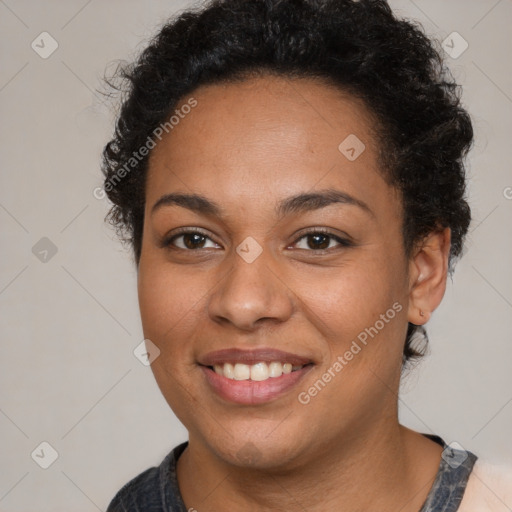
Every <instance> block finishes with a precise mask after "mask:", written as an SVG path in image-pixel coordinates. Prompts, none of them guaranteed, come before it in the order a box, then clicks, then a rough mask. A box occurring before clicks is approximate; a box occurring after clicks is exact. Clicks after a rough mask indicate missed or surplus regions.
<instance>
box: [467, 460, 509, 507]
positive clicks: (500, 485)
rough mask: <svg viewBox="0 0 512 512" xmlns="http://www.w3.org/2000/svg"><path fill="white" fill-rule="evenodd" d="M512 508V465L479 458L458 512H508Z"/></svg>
mask: <svg viewBox="0 0 512 512" xmlns="http://www.w3.org/2000/svg"><path fill="white" fill-rule="evenodd" d="M511 509H512V466H503V465H497V464H490V463H488V462H484V461H480V460H478V461H477V462H476V463H475V466H474V468H473V471H472V472H471V475H470V477H469V480H468V483H467V486H466V491H465V492H464V496H463V499H462V501H461V504H460V507H459V509H458V512H475V511H478V512H508V511H510V510H511Z"/></svg>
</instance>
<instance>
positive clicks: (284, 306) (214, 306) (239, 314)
mask: <svg viewBox="0 0 512 512" xmlns="http://www.w3.org/2000/svg"><path fill="white" fill-rule="evenodd" d="M225 263H226V267H227V268H226V270H225V277H224V278H223V279H222V280H221V282H220V283H219V284H218V286H216V287H215V289H214V292H213V293H212V296H211V298H210V301H209V304H208V309H209V315H210V318H212V320H214V321H215V322H217V323H227V322H228V323H230V324H232V325H233V326H235V327H237V328H238V329H241V330H244V331H250V330H254V329H256V328H257V327H258V326H259V325H261V324H264V323H276V324H278V323H281V322H284V321H286V320H287V319H288V318H290V316H291V315H292V313H293V304H294V300H293V292H292V290H291V289H290V288H289V287H288V286H287V284H286V282H285V281H286V278H285V277H283V276H284V272H282V271H280V270H279V266H278V265H277V263H276V261H275V259H274V258H273V257H272V255H271V254H270V251H268V250H265V249H264V250H263V251H262V253H261V254H260V255H259V256H258V257H257V258H256V259H255V260H254V261H252V262H248V261H246V260H245V259H244V258H242V257H241V256H240V255H239V254H238V253H237V252H235V251H233V254H232V255H230V257H229V258H228V259H227V260H226V262H225Z"/></svg>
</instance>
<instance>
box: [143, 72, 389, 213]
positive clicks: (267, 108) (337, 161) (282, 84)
mask: <svg viewBox="0 0 512 512" xmlns="http://www.w3.org/2000/svg"><path fill="white" fill-rule="evenodd" d="M190 97H193V98H194V99H195V101H196V102H197V104H196V106H195V107H194V108H192V109H190V112H189V113H187V114H184V115H182V116H180V120H179V123H178V124H176V125H175V126H174V127H173V129H172V130H170V131H169V133H168V134H166V135H165V136H164V137H163V138H162V140H161V141H160V142H159V143H158V144H157V146H156V147H155V148H154V149H153V151H152V154H151V155H150V161H149V167H148V177H147V182H146V185H147V190H146V201H147V203H148V204H149V203H151V202H153V203H154V202H155V201H156V200H158V197H159V195H161V194H163V193H168V192H170V191H172V190H171V189H178V190H181V191H184V192H185V191H186V192H191V191H192V190H193V191H195V192H201V193H203V194H205V195H209V194H211V193H213V192H215V193H216V194H217V196H218V197H220V198H221V200H222V199H223V198H224V199H226V200H229V199H230V198H232V197H235V196H236V197H245V199H247V200H255V199H256V198H258V199H259V200H260V201H262V200H263V199H264V198H263V197H260V196H258V191H259V192H261V193H264V194H266V196H265V197H266V198H268V199H270V198H271V197H272V196H274V195H275V193H277V191H281V192H282V193H283V194H285V193H289V194H291V193H293V192H298V191H302V192H303V191H305V190H310V189H312V188H314V187H315V186H316V185H318V186H319V187H321V188H325V187H327V186H329V187H330V186H335V187H338V188H341V189H343V190H345V191H347V192H349V193H352V194H354V195H356V196H357V195H361V194H364V190H365V189H368V187H369V186H370V187H372V186H373V187H377V188H378V187H381V188H382V187H383V186H384V181H383V179H382V176H381V172H380V169H379V166H378V161H377V160H378V159H377V155H378V154H379V148H378V146H377V141H376V137H375V131H376V130H375V128H376V122H375V119H374V117H373V116H372V115H371V112H370V111H369V110H368V109H367V108H366V106H365V105H364V103H363V102H362V101H361V100H359V99H357V98H355V97H353V96H351V95H349V94H348V93H345V92H343V91H341V90H340V89H338V88H336V87H334V86H331V85H327V84H326V83H323V82H321V81H319V80H314V79H303V78H301V79H289V78H284V77H276V76H265V77H257V78H250V79H247V80H245V81H242V82H236V83H222V84H213V85H207V86H201V87H199V88H197V89H196V90H195V91H193V93H191V94H190V96H187V97H186V98H184V99H183V100H182V101H181V102H180V103H179V104H178V105H177V107H176V109H177V110H178V111H179V110H180V107H181V106H182V105H183V104H185V103H187V101H188V100H189V99H190ZM188 110H189V109H187V111H188Z"/></svg>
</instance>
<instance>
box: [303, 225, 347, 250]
mask: <svg viewBox="0 0 512 512" xmlns="http://www.w3.org/2000/svg"><path fill="white" fill-rule="evenodd" d="M301 240H304V242H302V247H300V246H298V247H297V248H298V249H301V250H309V251H314V252H322V251H328V250H329V249H333V248H335V247H336V245H337V246H338V247H340V246H341V247H350V246H351V245H352V242H350V240H347V239H346V238H342V237H340V236H337V235H334V234H333V233H330V232H329V231H324V230H319V229H316V230H314V231H309V232H307V233H304V234H303V235H302V236H301V237H300V238H298V239H297V241H296V242H295V243H294V245H296V246H297V245H300V244H301Z"/></svg>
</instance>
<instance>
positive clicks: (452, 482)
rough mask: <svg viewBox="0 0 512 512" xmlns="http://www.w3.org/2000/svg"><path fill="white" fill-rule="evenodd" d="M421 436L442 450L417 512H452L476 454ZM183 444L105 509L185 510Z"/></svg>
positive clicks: (130, 511) (114, 511)
mask: <svg viewBox="0 0 512 512" xmlns="http://www.w3.org/2000/svg"><path fill="white" fill-rule="evenodd" d="M424 435H426V436H427V437H429V438H430V439H432V440H433V441H435V442H437V443H439V444H440V445H441V446H443V447H444V452H443V457H442V459H441V463H440V464H439V470H438V472H437V476H436V479H435V481H434V484H433V486H432V488H431V491H430V493H429V495H428V497H427V499H426V501H425V503H424V504H423V506H422V507H421V510H420V511H419V512H456V511H457V510H458V508H459V505H460V502H461V500H462V496H463V494H464V491H465V489H466V484H467V481H468V478H469V475H470V474H471V471H472V469H473V466H474V464H475V462H476V460H477V457H476V455H474V454H473V453H471V452H468V451H464V450H460V449H459V450H458V449H452V448H450V447H449V446H447V445H446V443H445V442H444V441H443V440H442V439H441V438H440V437H438V436H432V435H427V434H424ZM187 444H188V443H183V444H180V445H179V446H177V447H176V448H174V450H172V451H171V452H170V453H169V454H168V455H167V456H166V457H165V459H164V460H163V462H162V463H161V464H160V466H158V467H153V468H149V469H147V470H146V471H144V472H143V473H141V474H140V475H139V476H137V477H135V478H134V479H133V480H131V481H130V482H128V483H127V484H126V485H125V486H124V487H123V488H122V489H121V490H120V491H119V492H118V493H117V494H116V496H115V497H114V499H113V500H112V502H111V503H110V505H109V506H108V509H107V512H188V511H187V508H186V507H185V504H184V503H183V500H182V498H181V495H180V490H179V487H178V480H177V477H176V461H177V460H178V458H179V456H180V455H181V454H182V453H183V451H184V450H185V448H186V447H187ZM191 510H194V509H191Z"/></svg>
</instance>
